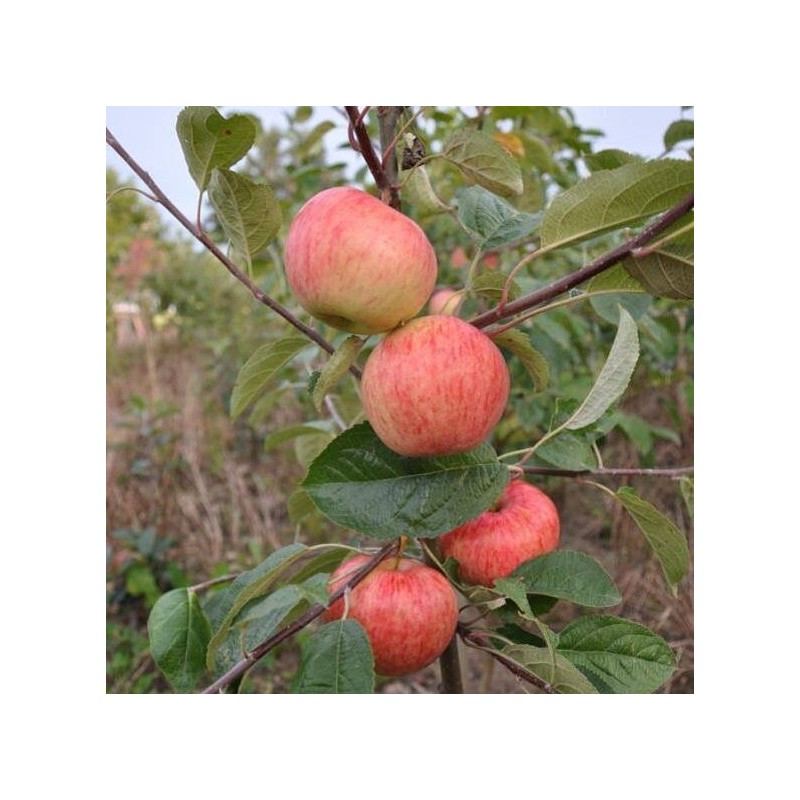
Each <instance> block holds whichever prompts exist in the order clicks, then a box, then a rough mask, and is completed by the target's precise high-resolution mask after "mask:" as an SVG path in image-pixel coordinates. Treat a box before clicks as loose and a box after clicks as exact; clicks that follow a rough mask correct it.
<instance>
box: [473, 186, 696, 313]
mask: <svg viewBox="0 0 800 800" xmlns="http://www.w3.org/2000/svg"><path fill="white" fill-rule="evenodd" d="M693 207H694V192H692V193H691V194H689V195H687V196H686V197H685V198H684V199H683V200H681V202H680V203H677V204H676V205H674V206H673V207H672V208H671V209H669V211H666V212H665V213H664V214H662V215H661V216H660V217H659V218H658V219H657V220H655V222H653V223H651V224H650V225H648V226H647V227H646V228H645V229H644V230H643V231H641V232H640V233H638V234H637V235H636V236H634V237H633V238H632V239H629V240H628V241H627V242H624V243H623V244H621V245H619V246H618V247H615V248H614V249H613V250H609V251H608V252H607V253H606V254H605V255H603V256H601V257H600V258H598V259H597V260H595V261H593V262H592V263H591V264H588V265H587V266H585V267H582V268H581V269H579V270H576V271H575V272H571V273H570V274H569V275H565V276H564V277H563V278H561V279H559V280H557V281H554V282H553V283H551V284H549V285H548V286H544V287H543V288H541V289H537V290H536V291H535V292H531V293H530V294H527V295H525V296H524V297H520V298H518V299H517V300H514V301H513V302H511V303H507V304H505V305H499V306H498V307H497V308H492V309H490V310H489V311H486V312H484V313H483V314H479V315H478V316H477V317H474V318H473V319H471V320H469V321H470V322H471V323H472V324H473V325H474V326H475V327H476V328H485V327H486V326H487V325H491V324H492V323H493V322H499V321H500V320H503V319H509V318H511V317H513V316H514V315H515V314H519V313H520V312H521V311H527V310H528V309H530V308H534V307H536V306H539V305H543V304H544V303H547V302H549V301H550V300H552V299H553V298H555V297H558V295H560V294H564V292H568V291H569V290H570V289H574V288H575V287H576V286H578V285H580V284H581V283H583V282H584V281H588V280H589V279H590V278H593V277H594V276H595V275H599V274H600V273H601V272H604V271H605V270H607V269H610V268H611V267H613V266H614V265H615V264H618V263H619V262H620V261H624V260H625V259H626V258H627V257H628V256H630V255H631V254H632V253H633V251H634V250H637V249H638V248H640V247H642V246H643V245H645V244H647V243H648V242H650V241H652V240H653V239H654V238H655V237H656V236H658V234H660V233H661V232H662V231H664V230H666V229H667V228H668V227H669V226H670V225H672V224H673V223H674V222H676V221H677V220H679V219H680V218H681V217H682V216H683V215H684V214H687V213H688V212H689V211H690V210H691V209H692V208H693Z"/></svg>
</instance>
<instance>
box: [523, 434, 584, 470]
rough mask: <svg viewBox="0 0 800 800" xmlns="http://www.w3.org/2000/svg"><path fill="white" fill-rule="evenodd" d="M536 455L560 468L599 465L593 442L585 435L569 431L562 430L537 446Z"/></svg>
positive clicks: (580, 467)
mask: <svg viewBox="0 0 800 800" xmlns="http://www.w3.org/2000/svg"><path fill="white" fill-rule="evenodd" d="M536 456H537V458H540V459H542V460H543V461H546V462H547V463H548V464H552V465H553V466H554V467H558V469H573V470H582V469H595V468H596V467H597V458H596V457H595V454H594V450H592V446H591V444H590V443H589V442H588V441H587V440H586V438H585V437H582V436H579V435H578V434H575V433H570V432H569V431H565V432H562V433H560V434H558V436H556V437H554V438H553V439H548V440H547V441H546V442H544V443H543V444H542V445H541V446H540V447H537V448H536Z"/></svg>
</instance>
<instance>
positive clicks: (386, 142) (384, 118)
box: [378, 106, 403, 211]
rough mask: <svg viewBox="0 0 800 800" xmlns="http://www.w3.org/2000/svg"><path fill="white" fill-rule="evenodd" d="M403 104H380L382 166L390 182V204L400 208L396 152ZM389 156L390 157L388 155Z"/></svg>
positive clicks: (379, 125)
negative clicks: (398, 125)
mask: <svg viewBox="0 0 800 800" xmlns="http://www.w3.org/2000/svg"><path fill="white" fill-rule="evenodd" d="M402 111H403V106H378V129H379V131H380V137H381V161H380V164H381V168H382V169H383V172H384V175H385V176H386V181H387V183H388V184H389V189H388V195H389V196H388V198H387V199H386V200H387V202H388V203H389V205H390V206H391V207H392V208H394V209H396V210H397V211H399V210H400V190H399V188H398V186H397V158H396V156H395V153H394V144H395V134H396V132H397V123H398V121H399V120H400V114H401V113H402ZM387 156H388V157H387Z"/></svg>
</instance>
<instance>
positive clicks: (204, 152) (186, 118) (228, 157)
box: [176, 106, 256, 192]
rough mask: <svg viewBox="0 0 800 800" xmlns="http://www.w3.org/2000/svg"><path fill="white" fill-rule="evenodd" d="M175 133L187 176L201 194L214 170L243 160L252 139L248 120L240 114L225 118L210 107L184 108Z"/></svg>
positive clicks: (250, 122)
mask: <svg viewBox="0 0 800 800" xmlns="http://www.w3.org/2000/svg"><path fill="white" fill-rule="evenodd" d="M176 130H177V133H178V141H179V142H180V145H181V149H182V150H183V156H184V158H185V159H186V164H187V166H188V167H189V174H190V175H191V176H192V178H193V179H194V182H195V183H196V184H197V188H198V189H200V191H201V192H202V191H204V190H205V188H206V187H207V186H208V182H209V180H211V173H212V172H213V171H214V170H215V169H224V168H225V167H231V166H233V165H234V164H235V163H236V162H237V161H239V160H240V159H241V158H244V156H245V155H246V153H247V151H248V150H249V149H250V148H251V147H252V146H253V143H254V142H255V139H256V126H255V124H254V122H253V120H252V119H250V118H249V117H247V116H244V115H242V114H234V115H232V116H230V117H228V118H227V119H226V118H225V117H223V116H222V115H221V114H220V113H219V111H217V109H216V108H214V107H213V106H187V107H186V108H184V109H183V111H181V112H180V114H178V122H177V125H176Z"/></svg>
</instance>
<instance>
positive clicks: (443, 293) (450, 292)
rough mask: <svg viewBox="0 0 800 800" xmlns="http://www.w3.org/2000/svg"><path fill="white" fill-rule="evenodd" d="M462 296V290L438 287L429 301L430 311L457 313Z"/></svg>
mask: <svg viewBox="0 0 800 800" xmlns="http://www.w3.org/2000/svg"><path fill="white" fill-rule="evenodd" d="M460 297H461V292H459V291H457V290H456V289H450V288H444V289H437V290H436V291H435V292H434V293H433V294H432V295H431V299H430V300H429V301H428V311H430V313H431V314H455V313H456V311H457V310H458V303H459V298H460Z"/></svg>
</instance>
